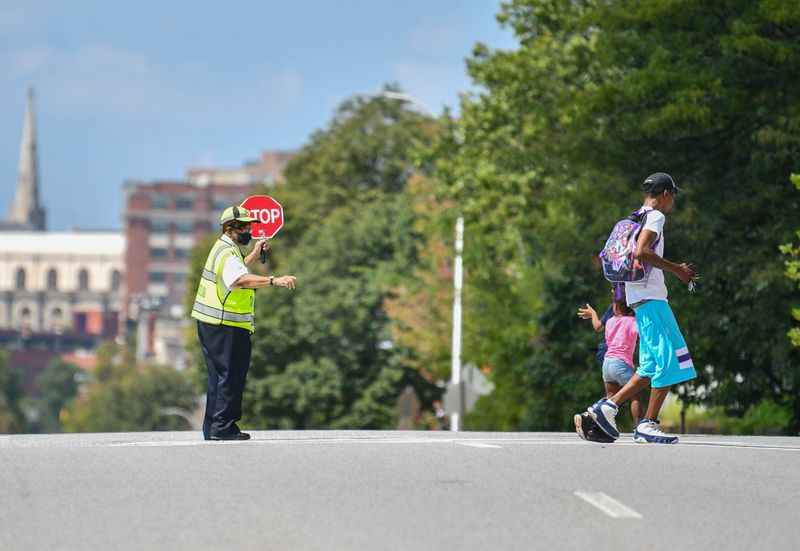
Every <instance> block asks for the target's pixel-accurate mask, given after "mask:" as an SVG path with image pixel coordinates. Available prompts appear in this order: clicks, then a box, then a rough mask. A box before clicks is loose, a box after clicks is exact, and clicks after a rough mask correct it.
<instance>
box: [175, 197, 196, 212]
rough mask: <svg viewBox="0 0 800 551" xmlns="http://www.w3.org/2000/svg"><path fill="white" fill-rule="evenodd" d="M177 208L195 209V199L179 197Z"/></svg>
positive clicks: (176, 203)
mask: <svg viewBox="0 0 800 551" xmlns="http://www.w3.org/2000/svg"><path fill="white" fill-rule="evenodd" d="M175 208H176V209H177V210H192V209H194V199H192V198H191V197H178V198H176V199H175Z"/></svg>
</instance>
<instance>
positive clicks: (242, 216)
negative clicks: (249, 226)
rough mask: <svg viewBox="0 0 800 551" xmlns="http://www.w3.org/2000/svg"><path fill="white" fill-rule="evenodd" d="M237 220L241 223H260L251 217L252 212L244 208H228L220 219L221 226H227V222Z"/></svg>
mask: <svg viewBox="0 0 800 551" xmlns="http://www.w3.org/2000/svg"><path fill="white" fill-rule="evenodd" d="M234 220H237V221H239V222H258V219H257V218H253V217H252V216H250V211H249V210H247V209H246V208H244V207H238V206H234V207H228V208H226V209H225V210H224V211H222V216H220V217H219V223H220V225H222V224H226V223H227V222H233V221H234Z"/></svg>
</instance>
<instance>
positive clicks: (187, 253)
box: [175, 249, 192, 260]
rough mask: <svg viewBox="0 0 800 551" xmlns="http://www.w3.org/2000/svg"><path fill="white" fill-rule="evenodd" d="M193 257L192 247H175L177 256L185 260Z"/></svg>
mask: <svg viewBox="0 0 800 551" xmlns="http://www.w3.org/2000/svg"><path fill="white" fill-rule="evenodd" d="M191 257H192V249H175V258H177V259H179V260H185V259H187V258H191Z"/></svg>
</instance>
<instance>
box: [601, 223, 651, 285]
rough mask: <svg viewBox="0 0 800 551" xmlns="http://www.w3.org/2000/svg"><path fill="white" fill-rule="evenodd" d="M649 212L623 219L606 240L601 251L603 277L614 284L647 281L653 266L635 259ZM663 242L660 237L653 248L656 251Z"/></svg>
mask: <svg viewBox="0 0 800 551" xmlns="http://www.w3.org/2000/svg"><path fill="white" fill-rule="evenodd" d="M649 212H651V211H650V210H649V209H648V210H641V209H640V210H637V211H636V212H634V213H633V214H631V215H630V216H628V217H627V218H623V219H622V220H620V221H619V222H617V223H616V224H615V225H614V229H613V230H611V235H609V236H608V239H607V240H606V245H605V247H603V250H602V251H600V262H601V264H602V265H603V275H604V276H605V278H606V279H607V280H608V281H610V282H612V283H630V282H634V281H647V278H648V277H649V276H650V270H652V268H653V267H652V266H649V265H646V264H642V263H641V262H639V261H638V260H636V259H635V258H634V253H635V252H636V241H637V239H638V238H639V233H640V232H641V231H642V227H643V226H644V223H645V220H646V219H647V214H648V213H649ZM660 240H661V236H660V235H659V236H658V239H656V240H655V241H654V242H653V244H652V246H651V248H652V249H653V250H655V248H656V245H658V242H659V241H660Z"/></svg>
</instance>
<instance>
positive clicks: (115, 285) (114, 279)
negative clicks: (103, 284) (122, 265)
mask: <svg viewBox="0 0 800 551" xmlns="http://www.w3.org/2000/svg"><path fill="white" fill-rule="evenodd" d="M120 285H122V274H121V273H120V272H119V270H113V271H112V272H111V290H112V291H119V287H120Z"/></svg>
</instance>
